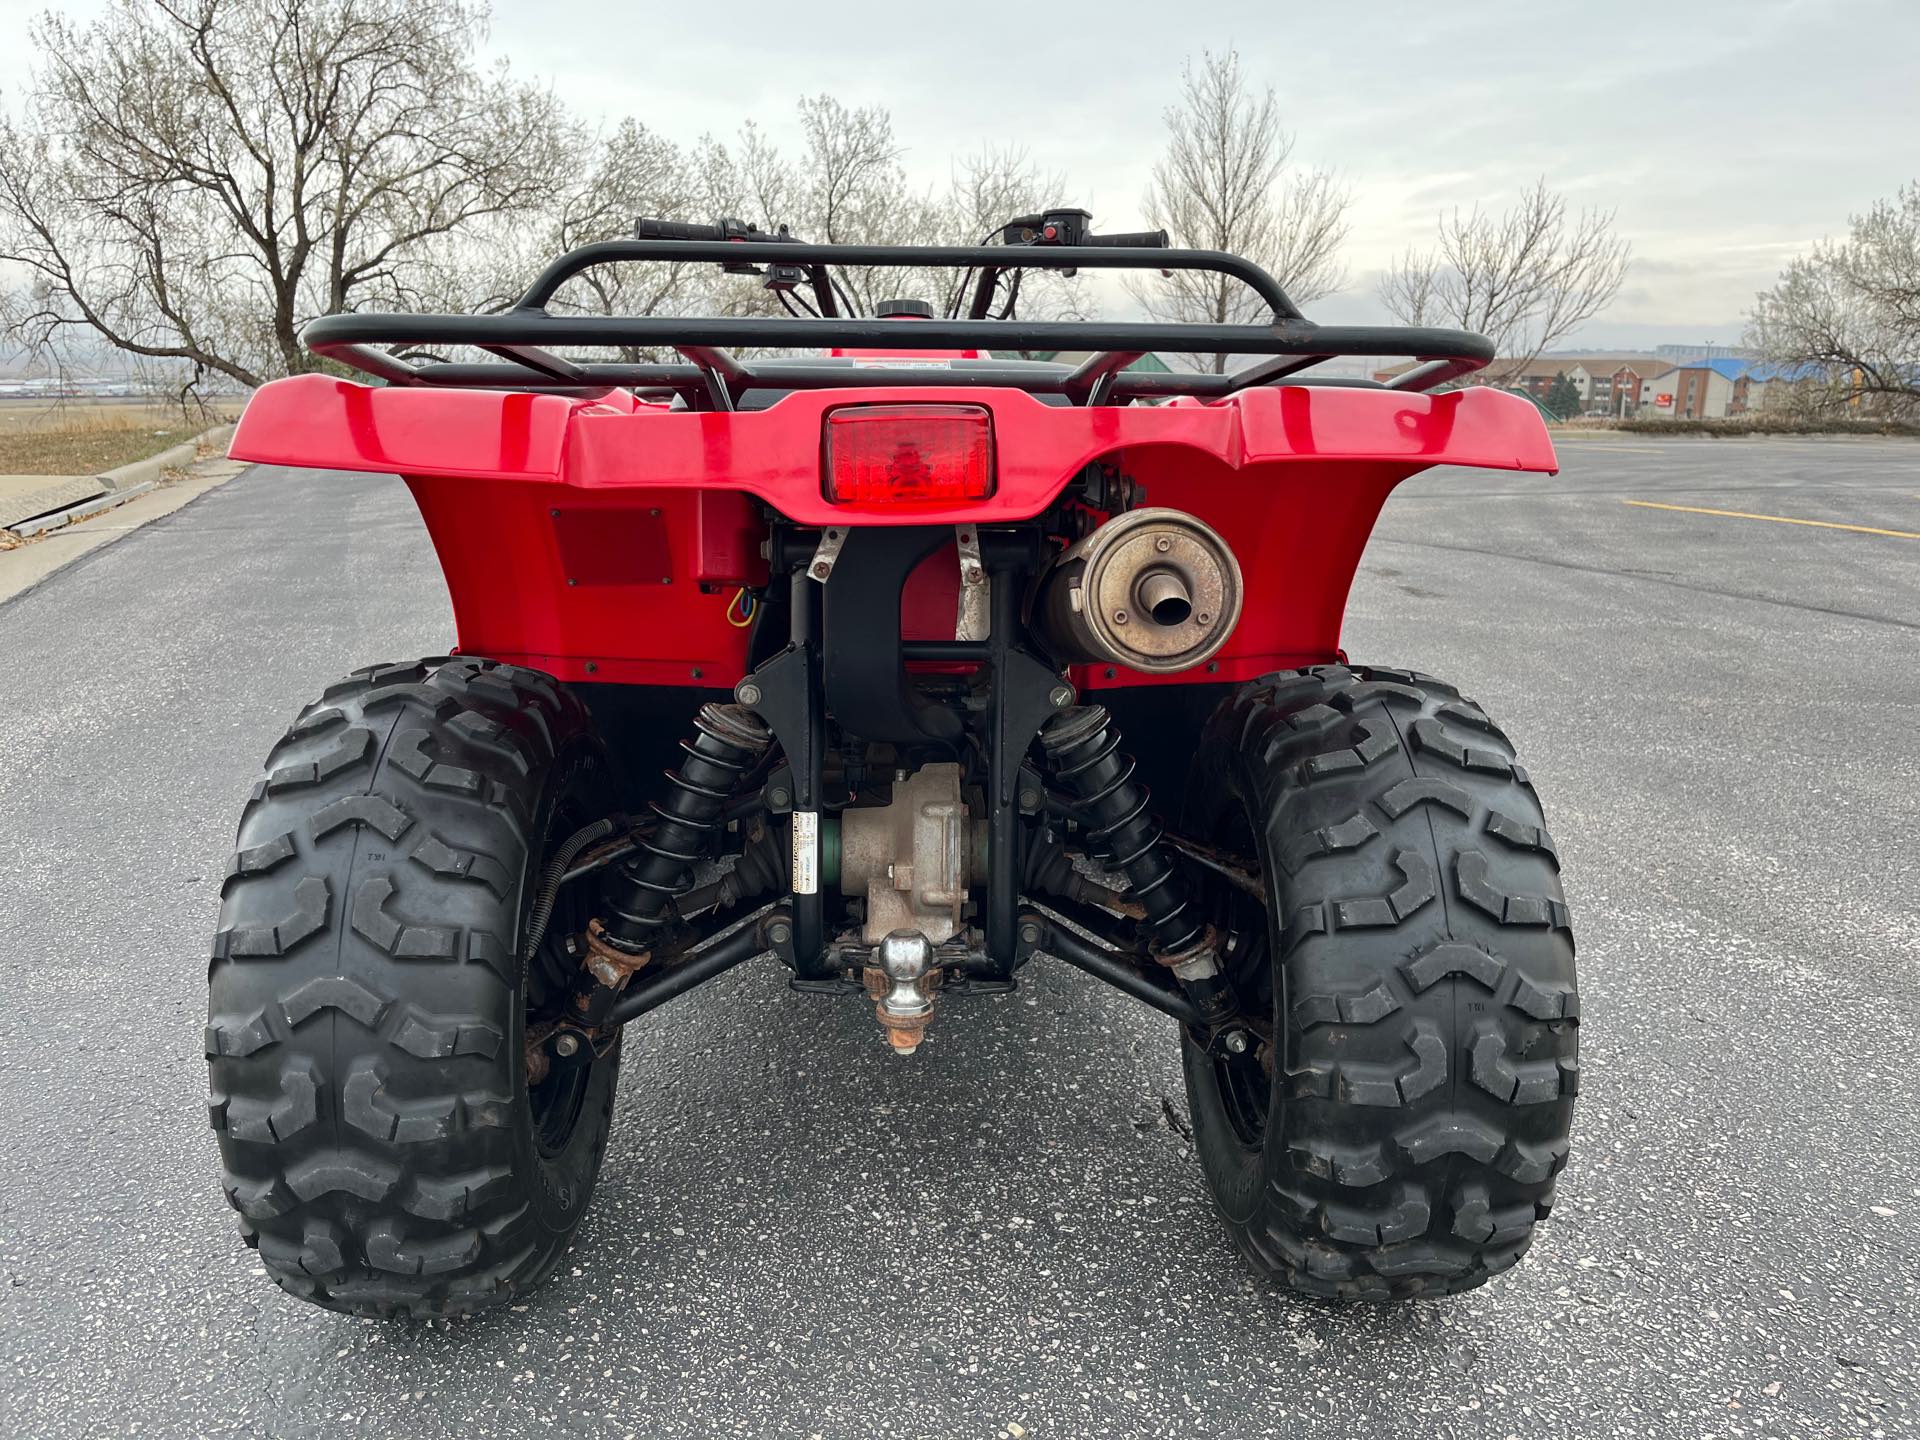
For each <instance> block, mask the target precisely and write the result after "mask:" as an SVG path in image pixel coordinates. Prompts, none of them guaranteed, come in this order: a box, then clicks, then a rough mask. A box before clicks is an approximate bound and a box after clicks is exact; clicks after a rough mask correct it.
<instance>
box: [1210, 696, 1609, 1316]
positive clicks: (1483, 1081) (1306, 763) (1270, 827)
mask: <svg viewBox="0 0 1920 1440" xmlns="http://www.w3.org/2000/svg"><path fill="white" fill-rule="evenodd" d="M1184 828H1185V829H1186V833H1188V834H1189V835H1192V836H1194V837H1196V838H1199V839H1204V840H1209V841H1211V842H1212V843H1215V844H1217V845H1220V846H1221V847H1222V848H1225V849H1228V850H1230V851H1235V852H1237V853H1240V854H1243V855H1252V856H1257V858H1258V862H1259V867H1260V870H1261V872H1262V874H1263V876H1264V877H1266V878H1265V889H1266V903H1265V904H1264V905H1263V904H1261V903H1259V902H1258V901H1253V900H1251V899H1249V898H1248V897H1246V896H1245V895H1244V892H1238V891H1234V890H1232V889H1231V887H1228V886H1226V885H1225V884H1223V883H1217V882H1214V888H1213V891H1212V897H1213V898H1212V906H1213V910H1214V915H1215V917H1216V923H1219V924H1221V925H1222V926H1223V929H1224V931H1225V933H1226V934H1227V936H1228V949H1227V963H1228V969H1229V971H1230V972H1231V973H1232V974H1233V976H1234V979H1235V982H1236V985H1237V987H1238V990H1239V993H1240V995H1241V998H1242V999H1243V1001H1245V1002H1246V1003H1247V1009H1248V1010H1249V1012H1256V1011H1258V1013H1263V1014H1270V1015H1271V1017H1272V1031H1271V1034H1270V1036H1267V1037H1262V1042H1261V1043H1259V1044H1257V1045H1255V1046H1254V1047H1252V1048H1250V1049H1249V1050H1248V1051H1247V1052H1246V1053H1245V1054H1242V1055H1238V1056H1236V1055H1232V1054H1228V1053H1225V1052H1224V1050H1222V1051H1221V1053H1218V1054H1209V1053H1208V1052H1207V1051H1206V1050H1205V1049H1203V1048H1202V1047H1201V1046H1199V1045H1197V1044H1196V1043H1195V1042H1194V1040H1193V1038H1192V1037H1191V1036H1188V1037H1187V1038H1186V1040H1185V1042H1184V1047H1183V1048H1184V1065H1185V1071H1186V1080H1187V1095H1188V1099H1189V1102H1190V1105H1191V1107H1192V1113H1193V1129H1194V1142H1195V1146H1196V1148H1197V1150H1198V1152H1199V1156H1200V1161H1201V1164H1202V1166H1203V1168H1204V1169H1205V1171H1206V1175H1207V1179H1208V1182H1209V1184H1210V1186H1211V1188H1212V1190H1213V1193H1214V1197H1215V1199H1216V1201H1217V1203H1218V1205H1219V1208H1220V1211H1221V1213H1222V1215H1223V1216H1224V1217H1225V1219H1226V1222H1227V1225H1228V1227H1229V1229H1230V1230H1231V1231H1232V1233H1233V1236H1234V1238H1235V1240H1236V1242H1237V1243H1238V1245H1239V1247H1240V1249H1241V1250H1242V1251H1243V1252H1244V1253H1245V1254H1246V1256H1247V1258H1248V1259H1249V1260H1250V1261H1251V1262H1252V1264H1253V1265H1254V1267H1255V1268H1256V1269H1258V1270H1260V1271H1261V1272H1263V1273H1265V1274H1267V1275H1269V1276H1271V1277H1273V1278H1274V1279H1275V1280H1277V1281H1278V1282H1280V1283H1281V1284H1283V1285H1285V1286H1286V1287H1288V1288H1289V1289H1292V1290H1294V1291H1297V1292H1299V1293H1301V1294H1305V1295H1311V1296H1317V1297H1321V1298H1326V1299H1335V1300H1385V1299H1400V1298H1405V1297H1413V1296H1434V1295H1448V1294H1453V1293H1456V1292H1458V1291H1461V1290H1468V1289H1472V1288H1473V1287H1474V1286H1477V1285H1480V1284H1483V1283H1484V1282H1485V1281H1486V1280H1487V1279H1488V1278H1489V1277H1491V1276H1493V1275H1495V1274H1498V1273H1499V1272H1500V1271H1502V1270H1505V1269H1507V1268H1508V1267H1510V1266H1511V1265H1513V1264H1514V1263H1515V1262H1516V1261H1517V1260H1519V1258H1520V1257H1521V1256H1522V1255H1523V1254H1524V1253H1525V1252H1526V1250H1527V1247H1528V1246H1529V1244H1530V1243H1531V1241H1532V1237H1533V1227H1534V1225H1535V1223H1536V1222H1537V1221H1539V1220H1541V1219H1543V1218H1544V1217H1545V1216H1546V1214H1547V1212H1548V1210H1549V1208H1550V1206H1551V1204H1552V1200H1553V1184H1554V1176H1555V1175H1556V1174H1557V1173H1558V1172H1559V1171H1560V1169H1561V1167H1562V1166H1563V1165H1564V1164H1565V1163H1566V1158H1567V1143H1568V1131H1569V1126H1570V1123H1571V1119H1572V1113H1573V1098H1574V1094H1575V1092H1576V1090H1577V1089H1578V1084H1579V1075H1580V1072H1579V1062H1578V1059H1577V1053H1578V1049H1577V1046H1578V1037H1577V1027H1578V1024H1579V1021H1578V1016H1579V1000H1578V997H1577V994H1576V992H1575V988H1574V963H1573V936H1572V932H1571V929H1570V927H1569V925H1568V919H1567V908H1566V904H1565V901H1564V899H1563V896H1562V893H1561V889H1560V882H1559V878H1558V869H1559V866H1558V860H1557V857H1556V854H1555V851H1554V848H1553V842H1552V840H1550V839H1549V838H1548V836H1547V833H1546V829H1545V822H1544V820H1543V817H1542V815H1541V810H1540V804H1539V801H1538V799H1537V798H1536V797H1535V795H1534V791H1533V787H1532V785H1531V784H1530V783H1529V782H1528V779H1527V773H1526V771H1525V770H1524V769H1523V768H1522V767H1521V766H1520V765H1519V764H1517V763H1516V762H1515V760H1514V754H1513V748H1512V746H1511V745H1510V744H1509V743H1508V741H1507V739H1506V737H1505V736H1504V735H1503V734H1502V733H1501V732H1500V730H1499V729H1498V728H1497V727H1496V726H1495V725H1494V724H1493V722H1492V721H1491V720H1489V719H1488V718H1487V716H1486V714H1485V712H1484V711H1482V710H1481V709H1480V708H1479V707H1478V706H1477V705H1475V704H1474V703H1473V702H1472V701H1470V700H1466V699H1464V698H1463V697H1462V696H1461V695H1460V693H1459V692H1458V691H1457V690H1455V689H1453V688H1452V687H1451V686H1449V685H1445V684H1443V683H1441V682H1440V681H1437V680H1434V679H1432V678H1431V677H1429V676H1425V675H1416V674H1411V673H1409V672H1406V671H1397V670H1382V669H1374V668H1354V669H1348V668H1346V667H1343V666H1319V667H1315V668H1313V669H1311V670H1306V671H1301V672H1297V673H1288V674H1282V675H1274V676H1269V677H1266V678H1264V679H1262V680H1258V681H1255V682H1253V683H1251V684H1248V685H1245V686H1242V687H1241V688H1240V689H1239V690H1238V691H1236V692H1235V693H1234V694H1233V695H1231V696H1229V697H1228V698H1227V699H1226V700H1225V701H1223V702H1222V703H1221V705H1220V707H1219V709H1218V710H1217V711H1216V712H1215V714H1214V717H1213V719H1212V720H1211V721H1210V722H1209V724H1208V726H1207V728H1206V731H1205V733H1204V736H1203V738H1202V742H1201V746H1200V750H1199V753H1198V755H1197V757H1196V759H1195V762H1194V769H1193V773H1192V778H1191V781H1190V784H1189V787H1188V792H1187V809H1186V814H1185V827H1184Z"/></svg>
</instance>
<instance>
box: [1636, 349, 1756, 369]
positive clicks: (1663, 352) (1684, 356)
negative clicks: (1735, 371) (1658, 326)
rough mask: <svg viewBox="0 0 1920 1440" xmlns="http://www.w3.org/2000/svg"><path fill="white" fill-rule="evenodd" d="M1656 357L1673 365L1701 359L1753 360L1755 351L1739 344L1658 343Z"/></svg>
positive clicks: (1687, 363) (1654, 350)
mask: <svg viewBox="0 0 1920 1440" xmlns="http://www.w3.org/2000/svg"><path fill="white" fill-rule="evenodd" d="M1653 353H1654V355H1655V357H1656V358H1658V359H1661V360H1665V361H1667V362H1668V363H1669V364H1672V365H1676V366H1679V365H1690V364H1693V363H1694V362H1696V361H1699V360H1751V359H1753V352H1752V351H1751V350H1743V349H1741V348H1740V347H1739V346H1738V345H1656V346H1654V347H1653Z"/></svg>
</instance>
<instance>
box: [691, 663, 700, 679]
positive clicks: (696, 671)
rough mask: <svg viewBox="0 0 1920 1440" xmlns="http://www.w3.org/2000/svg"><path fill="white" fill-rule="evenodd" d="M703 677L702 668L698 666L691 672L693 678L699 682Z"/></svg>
mask: <svg viewBox="0 0 1920 1440" xmlns="http://www.w3.org/2000/svg"><path fill="white" fill-rule="evenodd" d="M701 675H702V671H701V669H700V667H699V666H698V665H696V666H694V667H693V670H692V671H691V676H692V678H693V679H695V680H698V679H700V678H701Z"/></svg>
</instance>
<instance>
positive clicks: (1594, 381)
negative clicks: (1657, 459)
mask: <svg viewBox="0 0 1920 1440" xmlns="http://www.w3.org/2000/svg"><path fill="white" fill-rule="evenodd" d="M1515 364H1516V362H1514V361H1512V360H1495V361H1494V362H1493V363H1492V364H1491V365H1489V366H1488V367H1487V368H1488V370H1489V372H1490V373H1493V374H1496V375H1503V376H1510V377H1511V378H1510V379H1508V380H1507V381H1506V382H1505V383H1506V385H1507V387H1508V388H1509V389H1513V390H1518V391H1520V392H1522V393H1523V394H1526V395H1530V396H1532V397H1533V398H1534V399H1536V400H1541V401H1544V400H1545V399H1546V398H1547V392H1548V391H1550V390H1552V389H1553V382H1554V381H1555V380H1557V379H1558V378H1559V377H1560V376H1562V375H1564V376H1566V377H1567V379H1568V381H1569V382H1570V383H1571V384H1572V385H1573V388H1574V389H1575V390H1577V391H1578V392H1579V394H1580V413H1581V414H1583V415H1631V414H1633V413H1634V412H1635V411H1636V410H1638V409H1639V406H1640V394H1641V390H1642V387H1643V386H1644V385H1645V382H1646V381H1647V380H1648V379H1650V378H1651V377H1652V376H1654V375H1657V374H1660V373H1661V372H1662V371H1666V370H1670V369H1672V368H1673V366H1672V364H1671V363H1670V362H1667V361H1662V360H1657V359H1654V358H1653V357H1651V356H1644V355H1543V356H1541V357H1540V358H1539V359H1537V360H1531V361H1529V362H1528V363H1527V364H1525V365H1521V366H1519V367H1518V368H1517V369H1515V368H1513V367H1514V366H1515Z"/></svg>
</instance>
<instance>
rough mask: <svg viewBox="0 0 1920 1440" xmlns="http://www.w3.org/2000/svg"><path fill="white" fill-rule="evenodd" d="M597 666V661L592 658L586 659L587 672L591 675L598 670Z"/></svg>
mask: <svg viewBox="0 0 1920 1440" xmlns="http://www.w3.org/2000/svg"><path fill="white" fill-rule="evenodd" d="M599 668H600V666H599V664H598V662H596V661H593V660H589V661H587V674H589V675H591V674H593V672H594V671H596V670H598V669H599Z"/></svg>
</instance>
